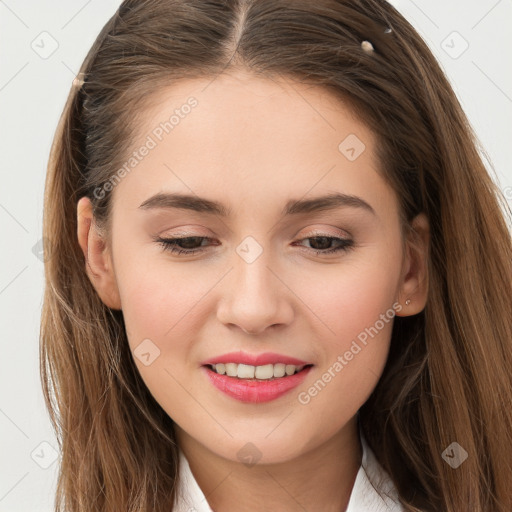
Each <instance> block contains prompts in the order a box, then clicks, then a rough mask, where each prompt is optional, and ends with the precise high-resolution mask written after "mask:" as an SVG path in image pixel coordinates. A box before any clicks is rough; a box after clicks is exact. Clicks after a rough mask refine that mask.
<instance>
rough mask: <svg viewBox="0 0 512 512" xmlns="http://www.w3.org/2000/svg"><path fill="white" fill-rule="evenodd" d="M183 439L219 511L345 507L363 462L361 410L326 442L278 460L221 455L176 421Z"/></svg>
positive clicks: (332, 510) (338, 510)
mask: <svg viewBox="0 0 512 512" xmlns="http://www.w3.org/2000/svg"><path fill="white" fill-rule="evenodd" d="M175 429H176V436H177V439H178V444H179V446H180V448H181V450H182V451H183V453H184V454H185V456H186V458H187V460H188V462H189V465H190V469H191V471H192V474H193V475H194V477H195V479H196V481H197V483H198V485H199V487H200V488H201V490H202V491H203V494H204V495H205V497H206V499H207V501H208V503H209V505H210V507H211V508H212V510H213V511H214V512H230V511H231V510H233V509H234V508H235V507H236V508H238V509H240V510H241V509H242V508H243V510H244V511H247V512H264V511H265V512H266V511H267V510H280V511H283V512H296V511H297V512H299V511H300V512H304V510H322V511H325V512H344V511H345V510H346V508H347V505H348V502H349V499H350V495H351V492H352V488H353V486H354V481H355V479H356V475H357V472H358V471H359V467H360V465H361V457H362V447H361V443H360V439H359V432H358V426H357V416H355V417H354V418H352V419H351V420H350V421H349V423H347V424H346V425H345V426H344V427H343V428H342V429H341V430H340V431H339V432H337V433H336V434H335V435H334V436H333V437H332V438H330V439H329V440H328V441H327V442H325V443H324V444H323V445H320V446H315V447H314V448H313V449H311V450H308V451H305V452H304V453H302V454H301V455H300V456H299V457H296V458H294V459H291V460H288V461H285V462H281V463H277V464H255V465H252V466H248V465H245V464H243V463H241V462H239V461H233V460H230V459H226V458H224V457H221V456H219V455H217V454H216V453H214V452H212V451H211V450H209V449H208V448H207V447H205V446H204V445H202V444H200V443H198V442H197V441H196V440H195V439H193V438H191V437H190V436H188V434H186V433H185V432H184V431H183V430H182V429H181V428H180V427H178V425H175Z"/></svg>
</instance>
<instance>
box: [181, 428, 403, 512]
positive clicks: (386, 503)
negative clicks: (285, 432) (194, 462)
mask: <svg viewBox="0 0 512 512" xmlns="http://www.w3.org/2000/svg"><path fill="white" fill-rule="evenodd" d="M359 437H360V439H361V445H362V448H363V454H362V460H361V466H360V467H359V471H358V472H357V476H356V479H355V482H354V486H353V488H352V492H351V494H350V500H349V503H348V506H347V509H346V510H345V512H403V511H404V509H403V507H402V506H401V505H400V503H399V502H398V497H397V492H396V489H395V487H394V485H393V482H392V481H391V479H390V478H389V475H388V474H387V473H386V472H385V471H384V469H383V468H382V467H381V465H380V464H379V462H378V461H377V459H376V458H375V455H374V453H373V451H372V450H371V448H370V447H369V446H368V444H367V442H366V439H365V438H364V436H363V433H362V431H361V430H360V431H359ZM179 457H180V473H181V478H180V482H179V485H178V495H177V502H176V506H175V507H174V509H173V511H174V512H189V511H191V510H193V511H194V512H213V511H212V509H211V508H210V506H209V505H208V502H207V501H206V498H205V496H204V494H203V492H202V491H201V489H200V487H199V485H198V483H197V481H196V479H195V478H194V475H193V474H192V471H191V470H190V466H189V464H188V460H187V458H186V457H185V455H184V453H183V452H182V450H181V449H180V450H179ZM377 489H379V490H380V492H381V493H382V496H381V495H380V494H379V492H377Z"/></svg>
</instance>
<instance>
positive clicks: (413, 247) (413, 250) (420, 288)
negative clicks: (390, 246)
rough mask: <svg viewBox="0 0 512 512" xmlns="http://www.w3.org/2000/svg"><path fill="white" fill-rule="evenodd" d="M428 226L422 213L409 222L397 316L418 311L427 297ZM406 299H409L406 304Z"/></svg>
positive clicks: (413, 313)
mask: <svg viewBox="0 0 512 512" xmlns="http://www.w3.org/2000/svg"><path fill="white" fill-rule="evenodd" d="M429 244H430V226H429V222H428V219H427V216H426V215H425V214H424V213H420V214H418V215H417V216H416V217H415V218H414V219H413V220H412V222H411V229H410V230H409V233H408V235H407V239H406V245H405V247H406V254H405V258H404V265H403V268H402V278H401V281H400V284H399V294H398V297H399V300H398V302H399V303H400V304H401V306H402V309H401V310H399V312H397V316H409V315H415V314H417V313H420V312H421V311H423V309H424V308H425V304H426V303H427V298H428V264H429V261H428V254H429ZM407 299H409V300H410V303H409V304H406V301H407Z"/></svg>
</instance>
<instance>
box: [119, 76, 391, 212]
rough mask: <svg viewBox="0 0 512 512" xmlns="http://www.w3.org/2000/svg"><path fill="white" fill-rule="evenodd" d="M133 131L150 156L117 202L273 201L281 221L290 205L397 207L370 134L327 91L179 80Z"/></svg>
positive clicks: (284, 84) (152, 102)
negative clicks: (356, 202) (307, 201)
mask: <svg viewBox="0 0 512 512" xmlns="http://www.w3.org/2000/svg"><path fill="white" fill-rule="evenodd" d="M191 105H193V106H191ZM135 128H136V135H137V136H136V138H135V140H136V141H137V142H136V143H135V144H134V149H137V148H138V147H140V146H141V145H143V144H144V142H145V141H148V140H149V139H151V140H152V141H153V144H151V145H152V146H153V147H152V148H151V150H150V151H147V152H146V153H147V155H146V156H145V157H144V158H143V159H141V160H140V161H139V162H138V163H137V164H136V166H135V167H134V171H133V172H130V173H129V176H127V178H126V179H123V181H122V183H120V185H119V186H117V187H116V189H115V190H114V194H115V195H116V194H117V195H119V194H120V190H122V189H126V190H127V191H129V195H130V196H132V198H134V197H135V196H136V200H139V199H140V201H139V202H138V204H137V206H138V205H140V204H141V203H142V202H143V201H144V200H145V199H147V197H149V195H150V194H151V193H153V194H154V193H155V192H158V191H161V190H163V189H164V188H165V189H166V190H168V191H176V192H181V193H188V194H190V193H192V194H194V193H195V194H197V195H199V196H201V197H212V198H216V199H220V200H221V201H222V202H223V203H225V204H226V205H227V206H228V207H229V209H230V210H232V208H231V207H230V206H231V205H234V206H236V207H237V208H238V206H240V207H243V205H237V203H239V202H240V201H241V200H243V202H244V204H245V205H246V206H247V208H249V207H251V206H252V207H256V206H258V205H259V207H260V208H262V207H264V205H265V204H267V203H268V204H270V203H272V201H273V200H274V199H275V201H279V205H276V208H278V209H279V212H281V211H282V209H283V206H284V202H288V200H289V199H291V198H298V197H302V196H305V195H307V194H310V195H320V194H321V193H322V194H325V193H335V192H343V193H346V194H351V195H354V196H365V198H366V199H367V202H369V203H371V202H373V203H375V204H376V209H378V208H379V205H380V208H381V209H386V208H388V209H389V208H390V206H393V205H390V204H388V203H389V202H390V201H391V202H392V201H393V197H392V192H391V191H390V189H389V187H388V186H387V185H386V183H384V181H383V179H382V178H381V177H380V175H379V173H380V170H379V162H378V161H377V158H376V156H375V144H376V140H375V137H374V135H373V133H372V132H371V130H370V129H369V128H368V127H367V126H366V125H365V124H364V123H363V122H362V121H361V120H360V119H358V118H357V117H356V116H355V115H354V114H353V111H352V109H351V108H350V105H347V104H346V103H345V102H342V101H341V100H340V99H339V98H337V97H335V96H334V95H333V94H332V93H330V92H329V91H327V90H326V89H324V88H322V87H320V86H312V85H309V84H302V83H298V82H297V81H292V80H291V79H289V78H285V77H281V78H280V79H275V80H274V79H272V80H271V79H267V78H261V77H256V76H252V75H249V74H247V73H243V72H238V73H230V74H223V75H219V76H217V77H210V78H201V79H194V80H181V81H178V82H176V83H173V84H172V85H169V86H166V87H162V88H159V89H158V90H156V91H155V92H154V93H153V94H152V95H151V97H150V98H149V101H148V102H147V106H146V108H145V109H144V110H143V111H142V112H140V114H139V115H138V116H137V126H136V127H135ZM273 198H274V199H273ZM283 199H286V201H284V200H283Z"/></svg>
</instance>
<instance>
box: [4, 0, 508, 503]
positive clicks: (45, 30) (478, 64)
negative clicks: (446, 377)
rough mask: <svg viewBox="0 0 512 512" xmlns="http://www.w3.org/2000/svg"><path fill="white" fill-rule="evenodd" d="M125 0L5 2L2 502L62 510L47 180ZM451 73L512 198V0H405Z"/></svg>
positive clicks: (401, 1)
mask: <svg viewBox="0 0 512 512" xmlns="http://www.w3.org/2000/svg"><path fill="white" fill-rule="evenodd" d="M119 3H120V1H119V0H88V1H87V0H52V1H50V2H37V1H36V0H25V1H23V0H0V109H1V110H0V112H1V124H0V129H1V134H0V140H1V144H2V146H1V148H0V149H1V150H0V156H1V165H0V169H1V173H2V174H1V177H2V181H1V183H2V186H1V188H0V226H1V241H2V242H1V243H2V250H1V251H0V257H1V260H0V311H1V317H0V322H1V323H0V332H1V333H2V340H1V352H0V389H1V395H0V446H1V452H0V453H1V456H0V512H8V511H9V512H11V511H16V512H28V511H30V512H39V511H40V512H50V511H52V510H53V502H54V500H53V495H54V491H55V483H56V475H57V469H58V458H57V457H58V453H57V452H56V449H57V447H58V445H57V442H56V440H55V437H54V435H53V432H52V430H51V427H50V422H49V419H48V415H47V412H46V409H45V407H44V402H43V398H42V392H41V385H40V381H39V321H40V312H41V303H42V294H43V263H42V261H41V259H40V252H39V247H40V245H39V244H40V238H41V228H42V206H43V190H44V180H45V173H46V165H47V161H48V155H49V150H50V145H51V141H52V138H53V134H54V131H55V128H56V125H57V121H58V119H59V116H60V113H61V111H62V108H63V106H64V103H65V100H66V97H67V94H68V91H69V88H70V85H71V82H72V80H73V78H74V77H75V75H76V73H77V71H78V69H79V67H80V64H81V62H82V60H83V59H84V57H85V55H86V53H87V51H88V50H89V48H90V46H91V45H92V43H93V41H94V39H95V38H96V36H97V34H98V33H99V31H100V29H101V28H102V27H103V25H104V24H105V23H106V21H107V20H108V18H109V17H110V16H111V15H112V14H113V13H114V12H115V10H116V9H117V7H118V5H119ZM392 3H393V5H395V6H396V7H397V8H398V9H399V10H400V11H401V12H402V13H403V14H404V15H405V17H406V18H407V19H408V20H409V21H410V22H411V23H412V24H413V25H414V26H415V27H416V29H417V30H418V31H419V33H420V34H421V35H422V36H423V38H424V39H425V40H426V41H427V43H428V44H429V46H430V47H431V49H432V51H433V52H434V54H435V55H436V57H437V58H438V60H439V61H440V63H441V65H442V66H443V68H444V70H445V71H446V73H447V75H448V77H449V79H450V80H451V82H452V84H453V87H454V89H455V91H456V93H457V95H458V97H459V99H460V101H461V103H462V106H463V108H464V109H465V111H466V112H467V114H468V116H469V119H470V121H471V123H472V124H473V126H474V127H475V129H476V132H477V134H478V136H479V138H480V140H481V141H482V143H483V146H484V148H485V151H486V153H487V154H488V155H489V157H490V160H491V161H492V164H493V166H494V168H495V171H496V174H495V175H494V171H491V174H492V175H493V177H495V181H496V180H497V181H498V182H499V184H500V187H501V188H502V190H503V191H504V193H505V194H506V197H507V198H508V200H509V203H510V204H512V170H511V167H510V164H509V162H510V161H511V157H512V148H511V144H510V141H511V113H512V73H511V68H510V64H509V63H510V62H511V57H510V54H511V49H512V44H511V43H512V32H511V31H510V30H509V24H510V20H511V19H512V1H511V0H471V1H467V0H457V1H451V2H446V1H445V0H429V1H427V0H414V1H413V0H399V1H398V0H397V1H393V2H392Z"/></svg>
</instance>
